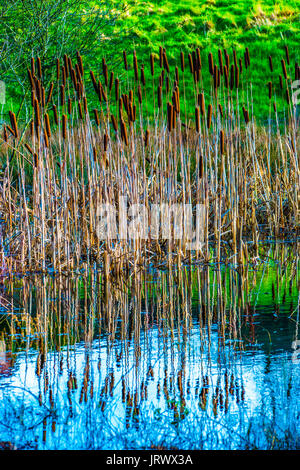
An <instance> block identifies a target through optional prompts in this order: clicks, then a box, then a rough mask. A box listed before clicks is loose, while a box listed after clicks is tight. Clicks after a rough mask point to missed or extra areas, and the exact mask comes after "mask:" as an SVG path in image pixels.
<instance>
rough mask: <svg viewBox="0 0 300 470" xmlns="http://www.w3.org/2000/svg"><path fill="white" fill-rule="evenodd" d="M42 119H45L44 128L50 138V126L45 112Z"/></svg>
mask: <svg viewBox="0 0 300 470" xmlns="http://www.w3.org/2000/svg"><path fill="white" fill-rule="evenodd" d="M44 121H45V129H46V133H47V136H48V137H49V138H50V137H51V127H50V119H49V115H48V114H47V113H46V114H45V116H44Z"/></svg>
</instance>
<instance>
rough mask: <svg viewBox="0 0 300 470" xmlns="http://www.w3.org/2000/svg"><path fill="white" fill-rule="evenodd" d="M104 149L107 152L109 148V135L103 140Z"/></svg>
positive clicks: (105, 135)
mask: <svg viewBox="0 0 300 470" xmlns="http://www.w3.org/2000/svg"><path fill="white" fill-rule="evenodd" d="M103 148H104V152H106V151H107V148H108V135H107V133H105V134H104V138H103Z"/></svg>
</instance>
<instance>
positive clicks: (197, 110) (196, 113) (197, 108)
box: [195, 106, 200, 133]
mask: <svg viewBox="0 0 300 470" xmlns="http://www.w3.org/2000/svg"><path fill="white" fill-rule="evenodd" d="M195 123H196V132H197V133H199V132H200V109H199V107H198V106H196V108H195Z"/></svg>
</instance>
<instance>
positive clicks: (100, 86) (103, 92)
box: [98, 82, 107, 103]
mask: <svg viewBox="0 0 300 470" xmlns="http://www.w3.org/2000/svg"><path fill="white" fill-rule="evenodd" d="M98 86H99V92H100V94H101V97H102V99H103V101H105V103H107V95H106V93H105V90H104V88H103V86H102V83H101V82H99V84H98Z"/></svg>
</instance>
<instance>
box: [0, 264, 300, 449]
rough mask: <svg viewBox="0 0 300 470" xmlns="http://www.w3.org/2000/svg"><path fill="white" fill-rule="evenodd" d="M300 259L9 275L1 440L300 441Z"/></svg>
mask: <svg viewBox="0 0 300 470" xmlns="http://www.w3.org/2000/svg"><path fill="white" fill-rule="evenodd" d="M295 263H296V262H293V261H291V262H290V261H289V262H288V263H287V264H286V265H285V266H284V268H282V265H278V264H276V265H272V264H271V263H270V264H267V265H265V264H264V265H261V266H258V267H257V268H256V269H255V270H254V269H252V270H250V269H249V270H246V271H244V272H240V271H237V270H236V269H232V268H230V267H227V268H225V267H222V268H216V267H201V268H200V267H198V268H193V269H181V270H180V271H178V270H176V269H174V271H155V272H154V273H151V272H150V273H149V272H136V273H133V274H132V275H130V276H128V277H127V278H126V279H124V278H119V279H115V278H112V279H107V278H106V279H104V278H103V277H102V276H101V274H100V273H99V272H98V271H93V270H91V271H90V272H89V274H88V276H84V275H82V276H74V277H73V278H64V277H61V278H55V277H50V276H35V277H33V278H27V279H21V280H20V281H19V283H16V282H14V283H13V284H11V283H9V282H7V285H6V290H5V292H6V296H7V298H8V299H9V301H10V303H11V305H12V310H11V311H5V312H3V314H2V315H1V319H0V337H1V342H0V345H1V350H0V395H1V404H0V441H9V442H11V443H12V444H13V445H14V446H16V447H17V448H40V449H55V448H61V449H63V448H69V449H70V448H74V449H79V448H84V449H87V448H106V449H109V448H111V449H118V448H151V447H152V448H162V449H163V448H180V449H182V448H187V449H193V448H207V449H212V448H226V449H230V448H234V449H235V448H256V447H258V448H286V447H292V448H297V447H299V429H300V428H299V416H300V413H299V411H300V410H299V399H298V397H299V391H300V383H299V364H297V363H295V362H293V361H292V360H291V359H292V354H293V350H292V349H291V344H292V342H293V341H295V340H296V339H297V337H298V336H297V335H298V323H299V299H298V278H297V265H296V264H295Z"/></svg>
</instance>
